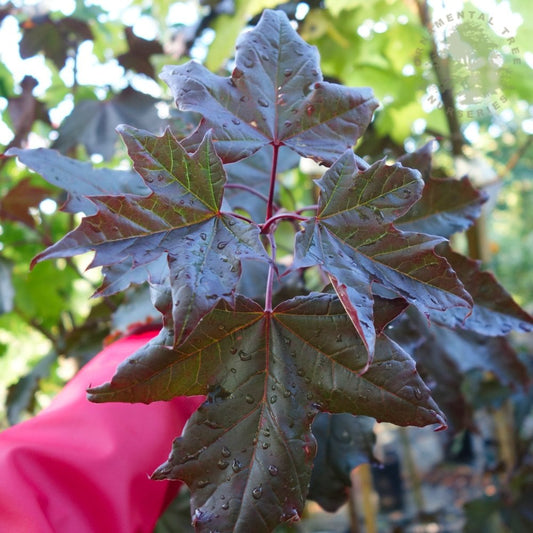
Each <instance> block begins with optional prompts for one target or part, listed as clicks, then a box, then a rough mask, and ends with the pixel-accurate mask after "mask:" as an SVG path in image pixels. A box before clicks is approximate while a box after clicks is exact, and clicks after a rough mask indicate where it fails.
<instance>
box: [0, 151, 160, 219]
mask: <svg viewBox="0 0 533 533" xmlns="http://www.w3.org/2000/svg"><path fill="white" fill-rule="evenodd" d="M6 155H8V156H17V157H18V158H19V160H20V162H21V163H24V164H25V165H26V166H27V167H29V168H31V169H32V170H34V171H35V172H38V173H39V174H40V175H41V176H42V177H43V178H44V179H45V180H46V181H47V182H48V183H50V184H52V185H55V186H56V187H61V188H62V189H63V190H65V191H66V192H67V193H68V198H67V200H66V202H65V203H64V205H63V206H61V209H62V210H63V211H68V212H69V213H79V212H80V211H83V212H84V213H85V214H86V215H93V214H94V213H96V207H95V204H94V203H93V202H92V201H91V200H90V197H91V196H100V195H105V194H107V195H109V194H137V195H141V196H145V195H147V194H149V193H150V189H149V188H148V187H146V185H145V184H144V182H143V180H142V179H141V177H140V176H139V175H138V174H137V173H135V172H131V171H128V170H112V169H109V168H93V166H92V165H91V163H89V162H86V161H78V160H76V159H72V158H70V157H66V156H64V155H62V154H60V153H59V152H57V151H56V150H49V149H47V148H35V149H27V150H23V149H21V148H11V149H9V151H8V152H6Z"/></svg>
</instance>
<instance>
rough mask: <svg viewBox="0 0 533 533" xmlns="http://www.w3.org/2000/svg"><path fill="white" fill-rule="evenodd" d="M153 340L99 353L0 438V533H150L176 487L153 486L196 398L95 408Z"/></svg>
mask: <svg viewBox="0 0 533 533" xmlns="http://www.w3.org/2000/svg"><path fill="white" fill-rule="evenodd" d="M153 335H154V333H153V332H148V333H143V334H138V335H132V336H130V337H127V338H125V339H122V340H120V341H118V342H116V343H114V344H112V345H111V346H109V347H107V348H106V349H104V350H103V351H102V352H101V353H100V354H99V355H98V356H96V357H95V358H94V359H93V360H92V361H91V362H89V363H88V364H87V365H86V366H85V367H84V368H82V370H81V371H80V372H79V373H78V374H77V375H76V376H75V377H74V379H73V380H72V381H71V382H70V383H69V384H67V386H66V387H65V388H64V389H63V391H61V393H60V394H59V395H58V396H57V397H56V398H55V399H54V401H53V402H52V405H50V407H48V408H47V409H45V410H43V411H42V412H41V413H40V414H39V415H38V416H36V417H35V418H33V419H31V420H28V421H26V422H23V423H21V424H19V425H16V426H14V427H12V428H9V429H7V430H5V431H3V432H2V433H0V531H1V532H10V533H11V532H12V533H145V532H146V533H148V532H149V533H151V532H152V531H153V528H154V525H155V523H156V521H157V519H158V517H159V516H160V514H161V513H162V512H163V510H164V508H165V507H166V505H167V504H168V503H169V501H170V500H171V499H172V497H173V496H174V495H175V494H176V493H177V491H178V490H179V486H180V484H179V483H177V482H168V481H152V480H150V479H149V475H150V474H151V473H152V472H153V471H154V469H155V468H156V467H157V466H159V465H160V464H161V463H162V462H164V461H165V460H166V459H167V457H168V454H169V452H170V448H171V443H172V439H173V438H174V437H176V436H178V435H180V434H181V431H182V429H183V426H184V425H185V422H186V421H187V419H188V418H189V416H190V415H191V414H192V412H193V411H194V410H195V409H196V407H197V406H198V405H199V403H200V402H201V401H202V399H201V398H199V397H195V398H176V399H174V400H173V401H170V402H155V403H152V404H150V405H144V404H118V403H106V404H92V403H90V402H89V401H87V399H86V397H85V389H86V388H87V387H88V386H89V385H99V384H101V383H103V382H104V381H108V380H109V379H110V378H111V376H112V375H113V373H114V371H115V368H116V366H117V365H118V363H119V362H120V361H122V360H123V359H125V358H126V357H127V356H128V355H130V354H132V353H133V352H134V351H135V350H136V349H137V348H139V347H140V346H142V345H143V344H144V343H146V342H147V341H148V340H149V339H150V338H151V337H152V336H153Z"/></svg>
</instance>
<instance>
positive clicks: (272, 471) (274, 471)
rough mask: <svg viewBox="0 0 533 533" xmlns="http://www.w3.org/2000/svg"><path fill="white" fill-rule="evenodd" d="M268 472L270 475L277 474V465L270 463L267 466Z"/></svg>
mask: <svg viewBox="0 0 533 533" xmlns="http://www.w3.org/2000/svg"><path fill="white" fill-rule="evenodd" d="M268 473H269V474H270V475H271V476H277V475H278V467H277V466H276V465H270V466H269V467H268Z"/></svg>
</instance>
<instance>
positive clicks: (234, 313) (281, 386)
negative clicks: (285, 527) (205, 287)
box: [89, 293, 445, 532]
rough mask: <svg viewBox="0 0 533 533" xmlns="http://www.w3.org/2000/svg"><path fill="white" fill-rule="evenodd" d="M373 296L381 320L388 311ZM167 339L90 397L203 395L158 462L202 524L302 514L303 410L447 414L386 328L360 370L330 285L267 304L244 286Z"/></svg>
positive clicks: (308, 460) (309, 440)
mask: <svg viewBox="0 0 533 533" xmlns="http://www.w3.org/2000/svg"><path fill="white" fill-rule="evenodd" d="M381 303H382V305H381V306H380V307H381V308H382V309H383V312H382V311H377V314H378V322H379V323H385V322H386V321H387V320H388V318H389V312H388V311H387V309H386V308H387V304H386V301H383V302H381ZM393 305H394V304H393ZM382 314H383V317H382V316H381V315H382ZM171 344H172V343H171V340H169V336H168V333H165V331H164V330H163V331H162V333H161V334H160V336H159V337H158V338H156V339H155V340H153V341H152V342H150V343H149V344H148V345H147V346H146V347H144V348H142V349H141V350H139V351H138V352H137V353H136V354H134V355H133V356H132V357H130V358H129V359H128V360H126V361H125V362H124V363H122V365H121V366H120V367H119V369H118V371H117V374H116V375H115V376H114V378H113V379H112V381H111V382H110V383H108V384H104V385H102V386H100V387H97V388H94V389H90V390H89V397H90V399H91V400H92V401H97V402H102V401H126V402H137V401H142V402H152V401H155V400H162V399H170V398H172V397H174V396H179V395H184V394H185V395H194V394H206V395H207V399H206V401H205V402H204V403H203V404H202V406H201V407H200V408H199V409H198V411H197V412H196V413H195V414H194V415H193V417H192V418H191V420H190V421H189V423H188V425H187V428H186V430H185V432H184V434H183V436H182V437H180V438H178V439H176V440H175V441H174V445H173V451H172V454H171V456H170V458H169V460H168V461H167V462H166V463H165V464H163V465H162V466H160V467H159V468H158V469H157V470H156V472H155V473H154V477H155V478H156V479H163V478H165V479H183V480H184V481H185V482H187V484H188V485H189V486H190V488H191V490H192V504H191V505H192V507H193V509H195V511H194V512H193V520H194V521H195V522H196V528H197V529H198V530H199V531H203V530H207V529H208V528H209V523H210V522H209V519H210V518H212V517H213V516H214V515H215V514H218V515H219V518H218V521H217V527H218V528H219V529H221V530H232V531H233V530H243V528H244V524H251V523H253V524H255V525H256V526H257V527H258V528H259V531H265V532H266V531H270V530H271V529H272V528H273V527H274V526H275V525H276V524H277V523H278V522H279V521H280V520H287V519H290V518H291V516H294V517H296V516H297V515H299V514H300V513H301V512H302V508H303V503H304V501H305V497H306V493H307V485H308V483H309V478H310V474H311V467H312V460H313V457H314V455H315V441H314V438H313V436H312V433H311V422H312V421H313V418H314V417H315V415H316V414H317V413H318V412H320V411H328V412H336V413H340V412H350V413H352V414H364V415H367V416H372V417H374V418H376V419H378V420H382V421H389V422H392V423H395V424H400V425H407V424H413V425H420V426H424V425H427V424H439V427H440V428H442V427H444V424H445V423H444V419H443V417H442V414H441V413H440V411H439V409H438V407H437V406H436V404H435V403H434V402H433V400H432V399H431V397H430V395H429V390H428V389H427V387H426V386H425V385H424V383H423V382H422V380H421V379H420V377H419V376H418V374H417V373H416V369H415V365H414V362H413V360H412V359H411V358H410V357H409V356H408V355H407V354H406V353H405V352H404V351H403V350H402V349H401V348H400V347H399V346H398V345H397V344H395V343H394V342H393V341H391V340H390V339H389V338H388V337H387V336H385V335H384V334H380V335H379V336H378V338H377V342H376V345H377V349H376V357H375V359H374V362H373V363H372V364H371V365H370V367H369V368H368V371H367V372H366V373H364V374H362V375H361V370H362V369H363V368H364V367H365V366H366V362H367V353H366V348H365V346H364V345H363V343H362V342H361V340H360V338H359V336H358V335H357V333H356V332H355V331H354V330H353V326H352V324H351V322H350V319H349V318H348V316H347V315H346V313H345V311H344V309H343V307H342V305H341V303H340V302H339V300H338V298H337V297H336V296H335V295H333V294H318V293H313V294H311V295H309V296H304V297H297V298H294V299H293V300H289V301H286V302H284V303H282V304H280V305H279V306H278V307H277V308H276V309H275V310H274V312H273V313H265V312H264V311H263V309H262V308H260V307H259V306H258V305H257V304H255V303H254V302H252V301H250V300H247V299H244V298H238V299H237V301H236V306H235V308H232V307H231V306H229V305H228V304H227V303H226V302H222V303H220V304H219V305H218V306H217V307H216V308H215V309H213V310H212V311H211V312H210V313H209V314H208V315H206V316H205V317H204V318H203V320H202V321H201V323H200V324H199V325H198V327H197V328H196V330H195V331H194V332H193V333H192V334H191V335H190V336H189V338H188V339H187V340H186V341H185V342H184V343H183V344H182V345H181V346H179V347H177V348H173V347H172V346H171ZM222 496H224V498H223V497H222ZM225 497H227V500H225ZM234 528H235V529H234Z"/></svg>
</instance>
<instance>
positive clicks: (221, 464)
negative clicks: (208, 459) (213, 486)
mask: <svg viewBox="0 0 533 533" xmlns="http://www.w3.org/2000/svg"><path fill="white" fill-rule="evenodd" d="M217 466H218V468H220V470H225V469H226V468H228V466H229V462H228V461H226V459H220V460H219V461H218V463H217Z"/></svg>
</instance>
